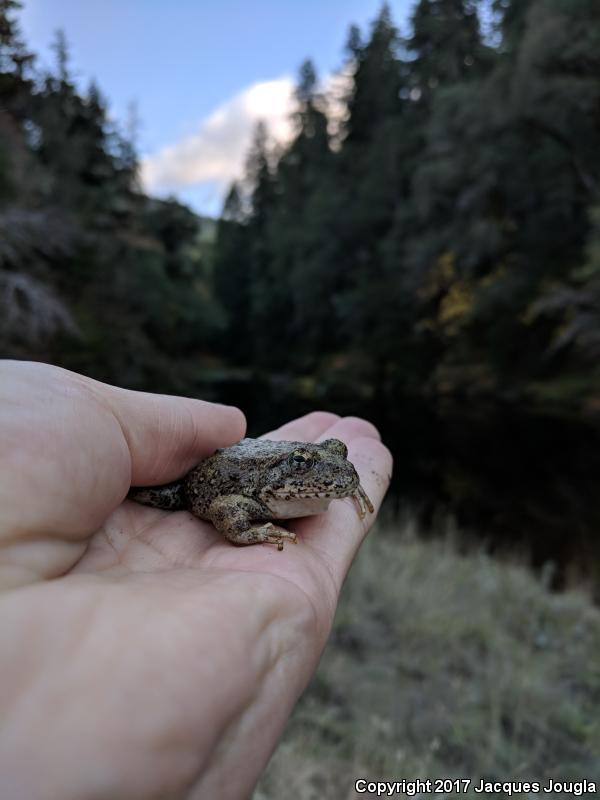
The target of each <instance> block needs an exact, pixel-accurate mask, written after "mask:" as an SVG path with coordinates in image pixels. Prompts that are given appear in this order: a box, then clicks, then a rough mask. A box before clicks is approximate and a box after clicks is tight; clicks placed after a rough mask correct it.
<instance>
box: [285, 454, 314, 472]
mask: <svg viewBox="0 0 600 800" xmlns="http://www.w3.org/2000/svg"><path fill="white" fill-rule="evenodd" d="M288 460H289V462H290V465H291V467H292V469H295V470H298V471H299V472H302V471H304V470H307V469H310V468H311V467H312V465H313V463H314V462H313V459H312V458H311V457H310V456H307V455H305V454H304V453H302V452H300V450H294V452H293V453H292V454H291V455H290V457H289V459H288Z"/></svg>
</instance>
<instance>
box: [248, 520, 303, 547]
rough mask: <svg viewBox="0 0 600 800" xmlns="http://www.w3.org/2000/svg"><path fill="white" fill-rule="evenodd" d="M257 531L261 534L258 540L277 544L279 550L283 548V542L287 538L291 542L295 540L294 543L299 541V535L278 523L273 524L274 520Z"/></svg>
mask: <svg viewBox="0 0 600 800" xmlns="http://www.w3.org/2000/svg"><path fill="white" fill-rule="evenodd" d="M256 533H257V535H258V536H259V539H258V541H260V542H267V543H268V544H276V545H277V549H278V550H283V542H284V540H286V539H287V540H288V541H290V542H294V544H297V543H298V537H297V536H296V534H295V533H293V532H292V531H288V530H286V529H285V528H280V527H279V526H278V525H273V523H272V522H266V523H265V524H264V525H262V526H261V527H260V528H259V529H258V530H257V531H256Z"/></svg>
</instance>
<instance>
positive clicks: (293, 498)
mask: <svg viewBox="0 0 600 800" xmlns="http://www.w3.org/2000/svg"><path fill="white" fill-rule="evenodd" d="M129 497H130V498H132V499H133V500H136V501H137V502H138V503H144V504H145V505H151V506H156V507H157V508H166V509H172V510H176V509H187V510H188V511H191V512H192V514H194V515H195V516H197V517H200V519H204V520H208V521H209V522H212V524H213V525H214V526H215V528H216V529H217V530H218V531H219V532H220V533H222V534H223V535H224V536H225V537H226V538H227V539H229V541H231V542H234V543H235V544H260V543H261V542H269V543H272V544H276V545H277V548H278V549H279V550H282V549H283V542H284V540H286V539H287V540H288V541H292V542H295V541H296V534H295V533H292V532H290V531H288V530H286V529H285V528H281V527H279V526H277V525H274V524H273V523H272V522H271V521H270V520H273V519H277V520H279V519H290V518H292V517H305V516H309V515H311V514H321V513H323V512H325V511H326V510H327V508H328V506H329V504H330V502H331V501H332V500H335V499H340V498H343V497H353V498H354V499H355V501H356V503H357V506H358V512H359V514H360V516H361V517H364V516H365V515H366V513H367V511H369V512H371V513H373V505H372V503H371V501H370V500H369V498H368V497H367V495H366V493H365V491H364V489H363V488H362V486H361V485H360V481H359V478H358V475H357V472H356V470H355V469H354V466H353V465H352V464H351V463H350V461H348V448H347V447H346V445H345V444H344V443H343V442H341V441H340V440H339V439H327V440H326V441H324V442H321V443H320V444H313V443H307V442H277V441H272V440H270V439H242V441H241V442H238V444H234V445H233V446H232V447H225V448H223V449H221V450H217V451H216V453H215V454H214V455H212V456H210V458H207V459H206V460H205V461H203V462H202V463H200V464H198V466H197V467H194V469H192V470H191V472H189V473H188V474H187V475H186V476H185V477H184V478H182V479H181V480H180V481H176V482H175V483H170V484H167V485H165V486H153V487H140V488H132V490H131V491H130V493H129ZM257 522H260V524H256V523H257Z"/></svg>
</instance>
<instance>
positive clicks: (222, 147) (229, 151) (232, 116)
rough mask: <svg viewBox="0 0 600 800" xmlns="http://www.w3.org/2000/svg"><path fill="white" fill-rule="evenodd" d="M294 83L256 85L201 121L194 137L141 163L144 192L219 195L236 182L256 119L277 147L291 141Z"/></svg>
mask: <svg viewBox="0 0 600 800" xmlns="http://www.w3.org/2000/svg"><path fill="white" fill-rule="evenodd" d="M293 91H294V83H293V81H292V80H291V79H290V78H280V79H278V80H273V81H265V82H263V83H255V84H253V85H252V86H250V87H248V88H247V89H245V90H244V91H243V92H240V93H239V94H237V95H236V96H235V97H233V98H232V99H231V100H228V101H227V102H225V103H223V105H221V106H219V107H218V108H217V109H216V110H215V111H214V112H213V113H212V114H211V115H210V116H209V117H207V118H206V119H205V120H203V121H202V122H200V124H199V127H198V130H197V132H196V133H192V134H190V135H188V136H185V137H183V138H182V139H181V140H180V141H178V142H175V143H174V144H171V145H168V146H167V147H164V148H162V149H161V150H159V151H158V152H157V153H154V154H151V155H149V156H147V157H145V158H144V159H143V160H142V181H143V184H144V187H145V189H146V191H148V192H149V193H151V194H159V195H164V194H168V193H177V192H179V191H181V190H185V189H189V188H190V187H192V186H198V185H201V184H211V185H212V186H213V187H214V186H217V187H218V188H219V189H220V190H221V192H222V191H223V190H224V189H225V187H226V186H227V185H228V184H230V183H231V182H232V181H233V180H235V179H237V178H240V177H241V175H242V174H243V171H244V162H245V159H246V156H247V153H248V149H249V147H250V143H251V140H252V134H253V131H254V128H255V126H256V123H257V122H258V120H264V122H265V123H266V125H267V127H268V130H269V134H270V136H271V137H272V138H273V139H275V140H276V141H278V142H285V141H288V140H289V138H290V136H291V124H290V120H289V115H290V113H291V112H292V110H293V107H294V102H293Z"/></svg>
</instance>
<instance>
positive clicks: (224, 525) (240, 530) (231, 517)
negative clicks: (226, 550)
mask: <svg viewBox="0 0 600 800" xmlns="http://www.w3.org/2000/svg"><path fill="white" fill-rule="evenodd" d="M265 513H266V512H265V509H264V508H263V507H262V506H261V504H260V503H257V502H256V501H255V500H252V499H250V498H249V497H243V496H242V495H229V496H227V497H220V498H217V499H216V500H213V502H212V503H211V504H210V507H209V509H208V514H207V516H208V518H209V519H210V521H211V522H212V524H213V525H214V526H215V528H216V529H217V530H218V531H219V533H222V534H223V536H225V537H226V538H227V539H229V541H230V542H233V543H234V544H242V545H243V544H262V543H265V542H266V543H268V544H276V545H277V549H278V550H283V542H284V541H285V540H287V541H290V542H296V541H297V538H296V534H295V533H292V532H291V531H287V530H286V529H285V528H280V527H279V526H278V525H273V523H272V522H263V523H262V524H259V525H256V524H254V525H253V524H252V521H253V520H256V519H261V518H262V519H264V518H265Z"/></svg>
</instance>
